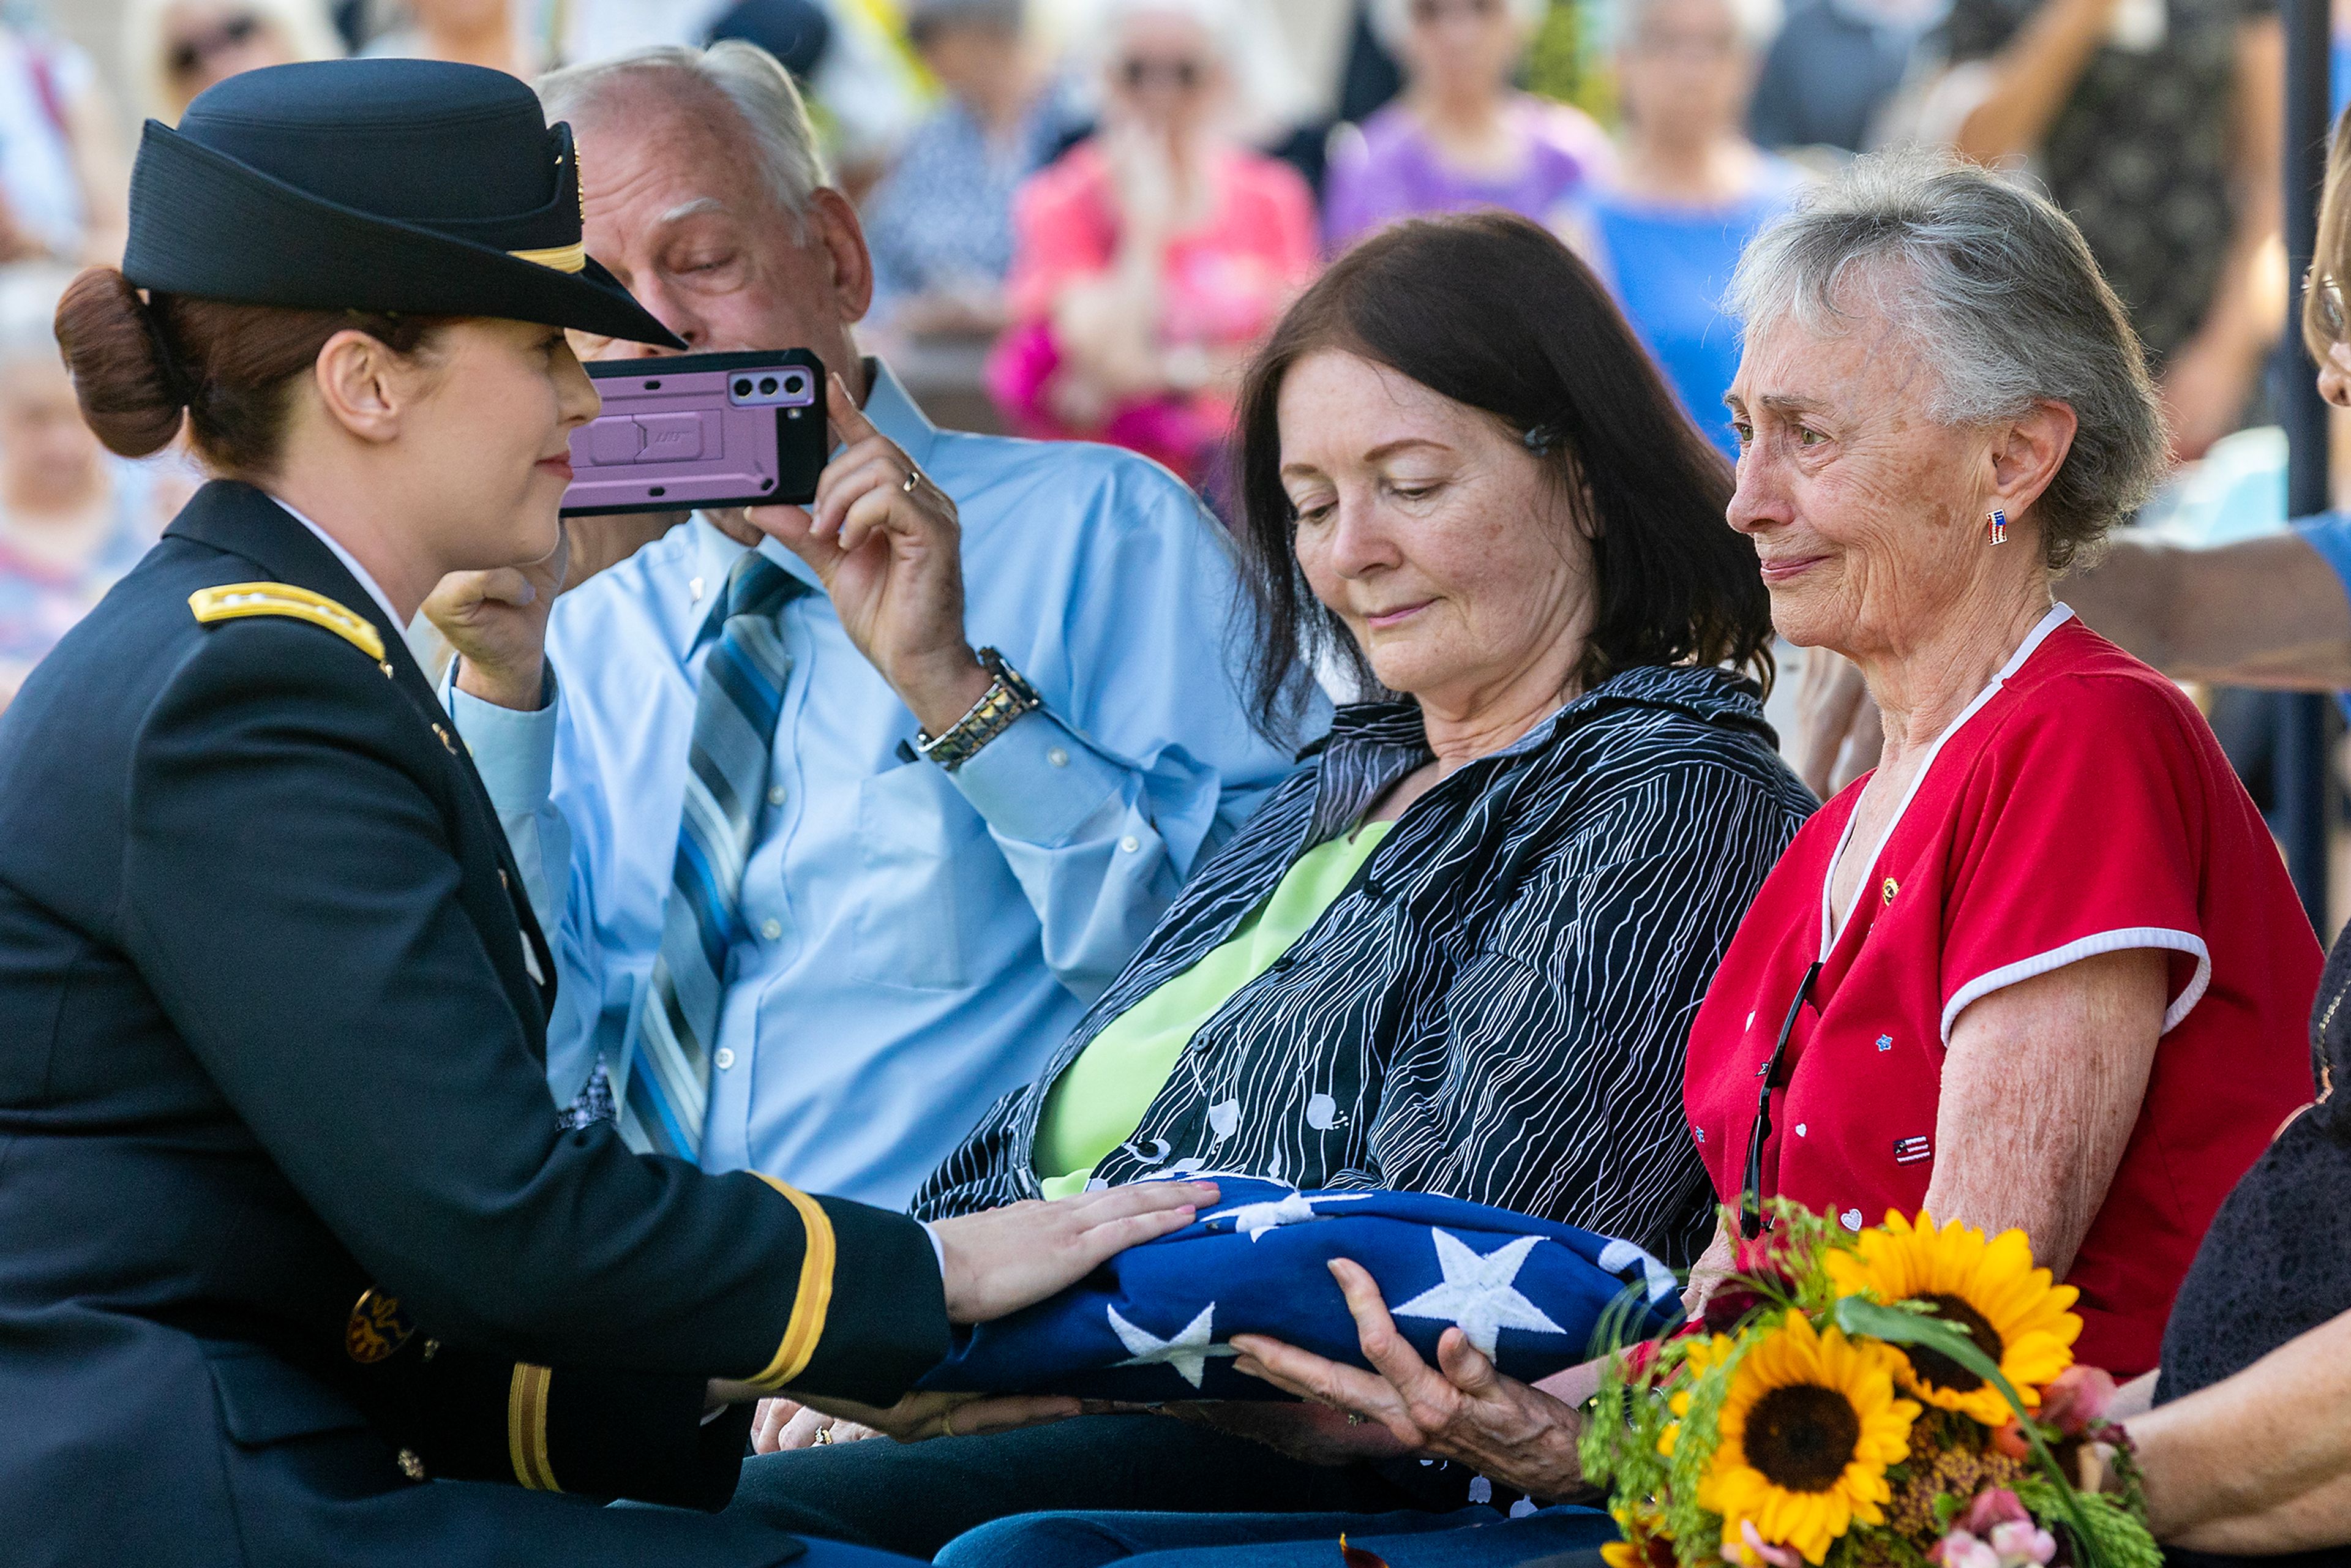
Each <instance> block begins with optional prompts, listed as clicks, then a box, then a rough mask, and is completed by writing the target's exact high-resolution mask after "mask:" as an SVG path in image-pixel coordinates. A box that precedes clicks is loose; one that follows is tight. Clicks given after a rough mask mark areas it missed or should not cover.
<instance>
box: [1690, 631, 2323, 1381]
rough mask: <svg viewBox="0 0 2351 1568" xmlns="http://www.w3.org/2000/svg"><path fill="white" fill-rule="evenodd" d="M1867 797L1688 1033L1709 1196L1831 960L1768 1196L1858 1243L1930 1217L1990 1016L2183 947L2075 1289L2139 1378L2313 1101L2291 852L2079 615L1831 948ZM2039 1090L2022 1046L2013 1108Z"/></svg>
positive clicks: (1807, 852) (1917, 793)
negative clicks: (2001, 1002)
mask: <svg viewBox="0 0 2351 1568" xmlns="http://www.w3.org/2000/svg"><path fill="white" fill-rule="evenodd" d="M1860 794H1861V785H1860V784H1858V783H1856V784H1855V785H1854V786H1853V787H1852V788H1851V789H1846V790H1845V791H1844V793H1843V794H1841V795H1839V796H1838V797H1837V798H1836V799H1835V800H1832V801H1830V802H1829V803H1828V804H1827V805H1826V806H1824V807H1823V808H1822V809H1821V810H1820V811H1819V812H1818V813H1817V814H1815V815H1814V816H1813V819H1812V821H1810V822H1808V823H1807V824H1805V826H1804V828H1803V831H1801V832H1800V833H1798V834H1797V836H1796V840H1795V841H1794V842H1793V843H1792V844H1791V845H1790V846H1789V847H1788V852H1787V853H1786V854H1785V855H1783V856H1782V857H1781V860H1780V862H1779V864H1778V865H1777V866H1775V867H1773V868H1772V872H1771V876H1770V877H1769V878H1768V879H1767V880H1766V881H1765V882H1764V883H1763V888H1762V891H1761V893H1760V894H1757V896H1756V899H1755V903H1754V904H1753V906H1752V907H1751V908H1750V909H1749V911H1748V914H1747V918H1746V920H1745V921H1744V922H1743V923H1742V924H1741V925H1740V931H1739V935H1738V936H1736V937H1735V938H1733V940H1732V942H1731V945H1730V949H1729V952H1728V953H1726V954H1725V955H1724V956H1723V961H1722V965H1721V967H1720V968H1719V970H1718V971H1717V973H1716V976H1715V979H1714V983H1713V985H1712V986H1711V987H1710V988H1709V989H1708V993H1707V998H1706V1001H1705V1003H1704V1004H1703V1005H1702V1006H1701V1007H1700V1009H1699V1010H1698V1020H1697V1022H1696V1023H1695V1024H1694V1025H1693V1026H1692V1028H1691V1030H1690V1042H1689V1057H1688V1067H1687V1074H1686V1077H1685V1079H1684V1083H1683V1104H1684V1108H1685V1109H1686V1110H1687V1113H1688V1115H1689V1120H1690V1125H1691V1128H1692V1132H1693V1135H1694V1136H1695V1137H1696V1138H1697V1139H1698V1154H1699V1156H1700V1157H1701V1158H1702V1159H1703V1160H1704V1161H1705V1162H1706V1166H1707V1169H1708V1172H1709V1173H1711V1175H1712V1176H1713V1177H1714V1185H1715V1190H1716V1191H1717V1192H1719V1193H1720V1194H1721V1195H1722V1197H1723V1199H1724V1200H1725V1201H1726V1202H1735V1201H1737V1199H1738V1197H1739V1192H1740V1186H1741V1184H1742V1183H1743V1181H1744V1180H1745V1175H1746V1163H1747V1143H1748V1136H1749V1134H1750V1129H1751V1128H1752V1126H1753V1124H1754V1121H1755V1096H1756V1090H1757V1087H1758V1085H1757V1082H1756V1080H1757V1077H1758V1074H1759V1072H1760V1071H1761V1068H1762V1066H1763V1064H1764V1062H1765V1061H1767V1060H1768V1059H1769V1057H1770V1056H1771V1047H1772V1044H1773V1042H1774V1041H1775V1040H1776V1039H1777V1038H1778V1035H1779V1030H1780V1026H1781V1024H1782V1020H1783V1019H1785V1018H1786V1016H1787V1012H1788V1007H1789V1004H1790V1003H1791V1002H1792V1001H1793V1000H1794V999H1795V996H1796V993H1797V990H1798V989H1799V988H1800V987H1801V986H1802V983H1803V977H1804V971H1805V969H1806V968H1807V967H1810V966H1811V964H1812V963H1813V960H1814V959H1815V958H1818V959H1821V960H1822V961H1823V968H1822V970H1821V973H1820V976H1819V977H1818V978H1817V979H1816V980H1815V981H1814V982H1813V990H1812V998H1811V1001H1810V1002H1809V1003H1808V1004H1807V1006H1806V1007H1805V1008H1804V1009H1802V1013H1801V1014H1800V1015H1799V1018H1798V1020H1797V1023H1796V1028H1795V1032H1794V1033H1793V1035H1792V1037H1791V1039H1790V1041H1789V1046H1788V1056H1787V1059H1786V1064H1785V1066H1784V1067H1783V1070H1782V1083H1783V1084H1784V1085H1785V1087H1784V1088H1782V1090H1780V1091H1779V1092H1778V1095H1777V1097H1776V1098H1775V1099H1774V1100H1773V1102H1772V1107H1771V1137H1770V1139H1769V1141H1768V1142H1767V1143H1766V1145H1765V1146H1764V1153H1763V1166H1762V1168H1763V1192H1764V1194H1765V1196H1766V1197H1770V1196H1773V1195H1782V1196H1785V1197H1792V1198H1795V1199H1797V1200H1799V1201H1801V1202H1802V1203H1803V1204H1805V1205H1806V1206H1807V1207H1811V1208H1813V1209H1814V1210H1816V1211H1825V1212H1828V1213H1833V1214H1835V1215H1836V1216H1838V1217H1839V1218H1841V1219H1842V1220H1843V1221H1844V1224H1845V1225H1846V1226H1847V1227H1849V1228H1854V1229H1859V1228H1861V1227H1862V1226H1864V1225H1875V1224H1877V1223H1880V1222H1881V1221H1883V1220H1884V1219H1885V1218H1886V1211H1887V1210H1888V1209H1900V1210H1902V1211H1904V1212H1905V1213H1915V1212H1917V1209H1918V1208H1919V1207H1920V1206H1921V1205H1922V1204H1923V1203H1924V1201H1925V1198H1926V1196H1927V1183H1928V1178H1929V1177H1930V1176H1932V1175H1933V1174H1934V1170H1935V1116H1936V1111H1937V1108H1938V1103H1939V1101H1940V1099H1941V1088H1942V1071H1943V1056H1944V1051H1945V1050H1946V1048H1947V1046H1948V1045H1949V1040H1950V1037H1951V1026H1952V1023H1953V1021H1954V1020H1955V1019H1958V1017H1959V1014H1960V1013H1961V1012H1962V1011H1963V1010H1964V1009H1966V1008H1967V1006H1968V1004H1969V1003H1970V1002H1972V1001H1974V1000H1976V999H1977V998H1980V997H1982V996H1985V995H1987V994H1988V993H1990V992H1992V991H1996V990H1998V989H2000V988H2001V987H2003V986H2010V985H2013V984H2015V983H2016V982H2018V981H2020V980H2024V979H2029V978H2031V977H2033V976H2036V975H2043V974H2047V973H2048V972H2050V971H2051V970H2053V969H2057V968H2062V967H2064V966H2065V965H2067V964H2071V963H2073V962H2074V961H2075V960H2076V959H2080V958H2086V957H2090V956H2094V955H2096V954H2101V953H2112V952H2118V951H2122V950H2125V949H2127V948H2137V947H2154V948H2160V949H2165V950H2168V952H2169V953H2170V955H2171V959H2170V1005H2169V1007H2168V1009H2166V1010H2165V1013H2164V1017H2163V1030H2164V1032H2163V1039H2162V1041H2161V1043H2160V1044H2159V1045H2158V1047H2157V1050H2156V1054H2155V1063H2154V1068H2153V1071H2152V1073H2151V1075H2150V1077H2149V1079H2148V1082H2147V1097H2146V1101H2145V1103H2143V1105H2142V1106H2141V1108H2140V1111H2139V1117H2138V1124H2137V1126H2136V1127H2135V1128H2134V1129H2133V1130H2132V1133H2131V1137H2130V1143H2129V1145H2128V1146H2127V1147H2126V1150H2125V1152H2124V1155H2123V1159H2122V1164H2121V1166H2120V1167H2119V1168H2118V1169H2117V1170H2116V1173H2115V1178H2114V1182H2113V1185H2112V1186H2110V1187H2109V1188H2108V1189H2107V1192H2106V1197H2105V1203H2104V1204H2103V1205H2102V1206H2101V1207H2100V1208H2099V1210H2098V1212H2097V1215H2096V1217H2095V1218H2094V1219H2093V1220H2092V1222H2091V1225H2090V1230H2089V1234H2088V1236H2087V1237H2086V1238H2085V1240H2084V1241H2083V1244H2082V1250H2081V1254H2080V1256H2079V1257H2078V1258H2077V1259H2076V1260H2074V1269H2073V1272H2072V1274H2071V1275H2070V1276H2069V1277H2068V1278H2069V1279H2070V1281H2071V1282H2072V1283H2073V1284H2074V1285H2076V1286H2078V1287H2080V1289H2081V1291H2082V1300H2081V1303H2080V1306H2079V1308H2078V1309H2077V1310H2078V1311H2079V1312H2081V1314H2082V1319H2083V1325H2082V1337H2081V1340H2080V1343H2078V1344H2077V1345H2076V1346H2075V1352H2076V1354H2078V1355H2079V1356H2080V1357H2081V1359H2082V1360H2084V1361H2085V1362H2087V1363H2090V1364H2093V1365H2098V1366H2104V1367H2105V1368H2107V1369H2108V1370H2110V1371H2112V1372H2114V1373H2115V1374H2116V1375H2117V1376H2128V1375H2136V1374H2138V1373H2140V1372H2144V1371H2146V1370H2147V1368H2148V1367H2151V1366H2153V1365H2154V1364H2156V1358H2157V1354H2158V1349H2159V1347H2160V1344H2161V1341H2162V1336H2163V1324H2164V1320H2165V1318H2166V1317H2168V1315H2169V1312H2170V1310H2171V1298H2172V1294H2173V1292H2174V1291H2176V1290H2178V1288H2179V1281H2180V1277H2181V1276H2182V1275H2183V1274H2184V1273H2186V1271H2187V1269H2188V1265H2189V1261H2190V1260H2192V1259H2193V1258H2194V1256H2195V1253H2196V1247H2197V1244H2198V1242H2199V1241H2200V1240H2201V1239H2203V1235H2204V1230H2205V1228H2206V1227H2207V1226H2208V1225H2209V1224H2210V1222H2211V1219H2212V1215H2213V1213H2214V1211H2215V1210H2216V1209H2218V1208H2219V1207H2220V1200H2221V1199H2222V1198H2223V1197H2226V1196H2227V1194H2228V1191H2229V1189H2230V1187H2231V1186H2233V1185H2234V1184H2235V1183H2236V1180H2237V1178H2238V1177H2239V1176H2241V1175H2243V1174H2244V1172H2245V1170H2246V1168H2247V1167H2248V1166H2251V1165H2252V1162H2253V1160H2254V1158H2255V1157H2256V1156H2257V1155H2259V1154H2260V1153H2261V1151H2262V1147H2263V1146H2264V1145H2266V1144H2267V1142H2268V1141H2269V1138H2270V1135H2271V1134H2272V1133H2273V1131H2274V1130H2275V1129H2276V1127H2277V1125H2278V1123H2279V1122H2280V1120H2281V1119H2282V1118H2283V1117H2284V1116H2285V1115H2286V1114H2287V1113H2290V1112H2292V1111H2293V1110H2294V1108H2295V1107H2296V1106H2298V1105H2301V1104H2304V1103H2306V1102H2308V1101H2309V1100H2310V1098H2311V1095H2312V1081H2311V1069H2310V1053H2309V1051H2308V1049H2307V1047H2306V1046H2305V1045H2304V1040H2303V1026H2304V1018H2305V1016H2306V1015H2307V1014H2308V1012H2309V1010H2310V1006H2311V998H2313V997H2314V995H2315V994H2316V992H2317V988H2318V973H2319V967H2320V954H2319V949H2318V943H2317V941H2316V939H2315V938H2314V936H2313V935H2312V933H2311V929H2310V923H2309V922H2308V920H2307V919H2305V918H2304V915H2303V912H2302V906H2301V904H2299V903H2298V902H2297V900H2296V899H2295V896H2294V886H2293V884H2292V883H2291V882H2289V881H2288V880H2287V877H2286V874H2285V868H2284V865H2283V862H2281V861H2280V859H2279V856H2278V852H2277V847H2276V845H2275V843H2274V842H2273V841H2272V839H2271V838H2270V835H2269V831H2268V829H2267V828H2266V827H2265V826H2264V825H2263V823H2262V819H2261V815H2260V813H2259V812H2257V811H2256V810H2254V808H2253V803H2252V800H2249V799H2248V798H2247V797H2246V795H2245V791H2244V789H2243V787H2242V786H2241V784H2239V783H2238V781H2237V778H2236V775H2235V774H2234V773H2233V772H2231V769H2230V767H2229V763H2228V760H2227V759H2226V758H2224V757H2222V756H2221V754H2220V746H2219V743H2218V742H2216V741H2215V740H2214V739H2213V737H2212V732H2211V730H2210V727H2207V726H2206V724H2205V723H2204V719H2203V716H2201V715H2199V713H2198V712H2197V711H2196V709H2195V707H2194V706H2193V705H2191V704H2190V703H2189V701H2188V699H2187V698H2186V697H2185V696H2183V695H2181V694H2180V692H2179V688H2178V687H2176V686H2174V685H2172V684H2171V683H2170V682H2168V681H2167V680H2165V679H2164V678H2163V677H2162V676H2160V675H2158V674H2156V673H2155V672H2154V671H2152V670H2150V669H2148V668H2147V666H2146V665H2144V664H2140V663H2139V662H2138V661H2137V660H2136V659H2134V658H2132V657H2130V655H2128V654H2127V653H2123V652H2122V651H2121V650H2120V649H2118V648H2116V646H2115V645H2114V644H2113V643H2108V642H2107V641H2106V640H2105V638H2103V637H2100V636H2098V635H2097V634H2096V633H2095V632H2092V631H2090V630H2089V629H2088V628H2086V627H2085V626H2083V625H2082V623H2081V622H2078V621H2075V620H2074V619H2072V612H2070V611H2068V610H2066V609H2065V608H2064V606H2063V605H2060V606H2058V607H2057V608H2056V609H2055V610H2053V611H2052V612H2050V615H2049V617H2048V619H2046V620H2044V621H2043V622H2042V623H2041V624H2040V625H2039V626H2038V627H2036V628H2035V629H2034V631H2033V633H2032V636H2030V637H2028V638H2027V639H2025V643H2024V645H2023V646H2022V648H2020V649H2018V650H2017V653H2016V656H2015V657H2014V658H2013V659H2011V661H2010V662H2009V664H2008V667H2007V668H2006V669H2004V670H2003V671H2001V674H2000V675H1999V676H1997V677H1995V678H1994V679H1993V681H1992V683H1991V685H1989V686H1988V687H1986V688H1985V689H1984V691H1983V692H1982V694H1981V695H1979V696H1978V697H1977V698H1976V700H1975V701H1974V702H1973V703H1971V704H1970V706H1968V708H1967V709H1966V711H1965V712H1963V713H1961V714H1960V716H1959V718H1958V719H1957V720H1956V721H1955V722H1954V723H1953V724H1952V726H1951V727H1950V728H1949V729H1948V730H1946V731H1945V732H1944V733H1943V735H1942V737H1940V738H1939V739H1938V740H1937V741H1936V743H1935V745H1934V747H1933V749H1932V750H1931V751H1930V753H1929V754H1928V759H1927V763H1926V766H1925V767H1924V768H1922V769H1921V770H1920V772H1919V775H1918V778H1917V782H1915V783H1914V784H1912V786H1911V788H1910V795H1909V797H1908V798H1907V800H1904V801H1903V802H1902V804H1901V806H1900V808H1899V809H1898V810H1897V811H1896V815H1895V819H1894V821H1893V824H1892V825H1891V827H1890V828H1889V829H1888V830H1887V831H1886V837H1885V839H1884V841H1882V842H1881V843H1880V844H1879V845H1878V846H1877V848H1876V853H1875V855H1874V856H1873V857H1872V863H1871V866H1870V870H1869V873H1868V875H1867V877H1866V879H1865V881H1864V882H1863V883H1862V884H1861V886H1860V890H1859V893H1858V894H1857V896H1856V898H1855V906H1854V908H1853V909H1852V910H1851V911H1850V912H1849V913H1848V914H1847V915H1846V916H1845V919H1844V925H1843V926H1842V928H1840V929H1839V930H1838V931H1837V934H1836V936H1835V939H1834V941H1833V942H1832V941H1830V940H1829V939H1828V936H1827V932H1828V929H1829V909H1828V877H1829V871H1830V868H1831V867H1832V866H1833V865H1834V862H1835V860H1836V855H1837V851H1838V849H1839V846H1840V845H1841V844H1843V842H1844V839H1845V836H1846V834H1847V832H1848V831H1849V828H1850V824H1851V821H1852V818H1853V811H1854V806H1855V801H1856V800H1858V799H1859V797H1860ZM2033 1077H2034V1075H2033V1072H2032V1065H2031V1062H2030V1061H2029V1059H2026V1058H2024V1057H2022V1054H2021V1057H2020V1060H2019V1061H2018V1063H2017V1071H2016V1073H2015V1076H2014V1079H2013V1092H2014V1093H2015V1094H2017V1095H2019V1096H2027V1095H2030V1094H2032V1092H2033Z"/></svg>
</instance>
